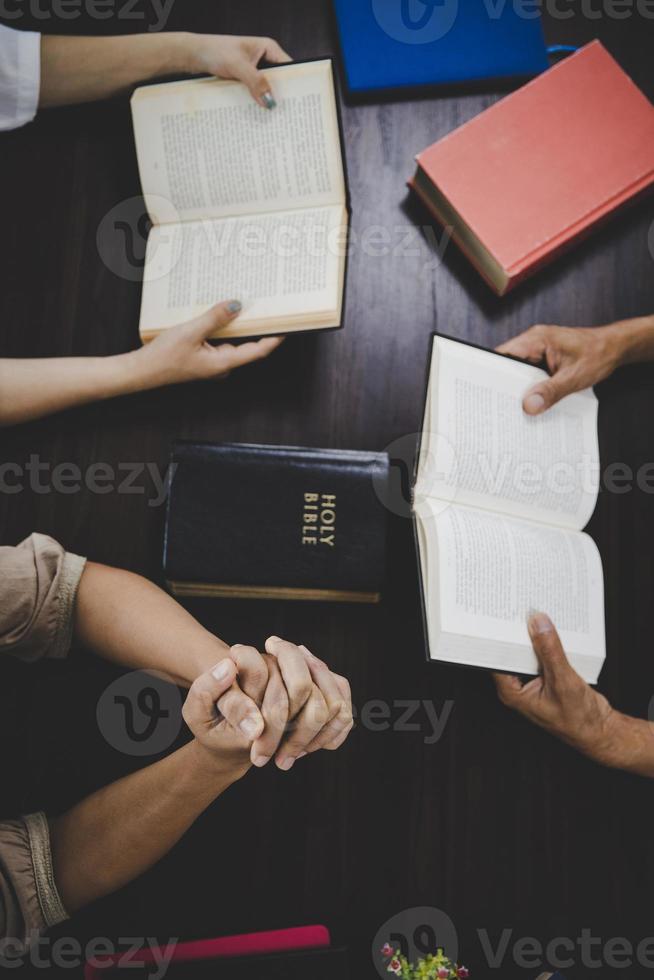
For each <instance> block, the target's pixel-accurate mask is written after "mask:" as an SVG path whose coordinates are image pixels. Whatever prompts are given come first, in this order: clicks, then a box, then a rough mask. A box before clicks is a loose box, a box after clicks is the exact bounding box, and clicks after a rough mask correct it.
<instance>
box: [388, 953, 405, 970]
mask: <svg viewBox="0 0 654 980" xmlns="http://www.w3.org/2000/svg"><path fill="white" fill-rule="evenodd" d="M401 969H402V964H401V963H400V961H399V960H398V958H397V956H394V957H393V959H392V960H391V962H390V963H389V964H388V972H389V973H397V974H399V973H400V971H401Z"/></svg>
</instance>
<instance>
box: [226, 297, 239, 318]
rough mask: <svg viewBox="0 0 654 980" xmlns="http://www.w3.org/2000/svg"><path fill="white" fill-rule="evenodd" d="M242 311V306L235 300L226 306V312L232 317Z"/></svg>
mask: <svg viewBox="0 0 654 980" xmlns="http://www.w3.org/2000/svg"><path fill="white" fill-rule="evenodd" d="M242 309H243V304H242V303H241V302H240V301H239V300H237V299H233V300H232V301H231V302H230V303H228V304H227V312H228V313H231V314H232V316H235V315H236V314H237V313H240V312H241V310H242Z"/></svg>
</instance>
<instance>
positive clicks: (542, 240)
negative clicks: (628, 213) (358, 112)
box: [410, 41, 654, 294]
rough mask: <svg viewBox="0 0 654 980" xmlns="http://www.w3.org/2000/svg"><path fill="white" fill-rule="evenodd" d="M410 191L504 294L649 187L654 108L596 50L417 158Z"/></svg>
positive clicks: (653, 177)
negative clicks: (411, 190) (450, 231)
mask: <svg viewBox="0 0 654 980" xmlns="http://www.w3.org/2000/svg"><path fill="white" fill-rule="evenodd" d="M417 164H418V165H417V169H416V173H415V176H414V178H413V179H412V180H411V181H410V185H411V186H412V187H413V189H414V190H415V191H416V192H417V193H418V195H419V196H420V197H421V199H422V200H423V201H424V202H425V204H426V205H427V206H428V207H429V209H430V210H431V212H432V213H433V214H434V216H435V217H436V218H437V219H438V220H439V221H440V222H441V223H442V224H444V225H447V226H451V227H452V229H453V232H452V235H453V238H454V241H455V242H456V243H457V244H458V245H459V246H460V248H461V249H462V250H463V251H464V252H465V253H466V254H467V256H468V258H469V259H470V260H471V261H472V262H473V264H474V265H475V266H476V268H477V269H478V271H479V272H481V274H482V275H483V276H484V278H485V279H486V280H487V282H488V283H489V284H490V285H491V286H492V287H493V288H494V289H495V290H496V292H498V293H499V294H503V293H505V292H507V290H509V289H510V288H512V287H513V286H515V285H516V284H517V283H518V282H520V280H521V279H523V278H524V277H525V276H527V275H529V274H530V273H532V272H533V271H534V270H535V269H537V268H538V267H539V266H541V265H543V264H544V263H545V262H547V261H549V260H550V259H552V258H553V257H554V256H556V255H557V254H558V253H560V252H561V251H562V250H563V249H565V248H567V247H569V246H570V245H571V244H573V243H574V242H575V241H577V240H578V239H579V238H580V237H581V236H582V235H584V234H586V233H587V232H588V231H589V230H590V229H591V228H592V227H593V226H594V225H596V224H597V222H599V221H600V220H602V219H604V218H606V217H607V216H609V215H610V214H612V213H613V212H614V211H615V210H616V209H617V208H618V207H620V205H622V204H625V203H626V202H627V201H629V200H631V199H633V198H634V197H635V196H636V195H637V194H639V193H640V192H642V191H644V190H645V189H646V188H648V187H650V186H651V184H652V182H654V106H652V104H651V102H649V100H648V99H647V98H645V96H644V95H643V93H642V92H641V91H640V90H639V89H638V88H637V87H636V85H635V84H634V83H633V82H632V80H631V79H630V78H629V77H628V76H627V75H626V74H625V72H624V71H623V70H622V68H621V67H620V66H619V65H618V64H617V62H616V61H614V59H613V58H612V57H611V55H610V54H609V53H608V51H606V49H605V48H604V47H602V45H601V44H600V43H599V42H598V41H593V42H592V43H591V44H588V45H587V46H586V47H584V48H582V49H581V50H580V51H578V52H577V53H575V54H573V55H571V56H570V57H569V58H567V59H566V60H565V61H562V62H560V63H559V64H558V65H556V66H555V67H553V68H550V70H549V71H547V72H544V73H543V74H542V75H540V76H539V77H538V78H536V79H534V80H533V81H531V82H529V83H528V84H527V85H525V86H524V87H523V88H521V89H519V90H518V91H517V92H514V93H512V94H511V95H509V96H507V97H506V98H504V99H502V100H501V101H500V102H497V103H496V104H495V105H493V106H491V108H490V109H487V110H486V111H485V112H482V113H481V114H480V115H478V116H476V117H475V118H474V119H472V120H470V121H469V122H468V123H466V124H465V125H463V126H461V127H460V128H459V129H457V130H455V131H454V132H453V133H450V134H449V135H448V136H445V137H444V138H443V139H441V140H439V142H438V143H435V144H434V145H433V146H431V147H430V148H429V149H427V150H425V151H424V152H423V153H421V154H419V156H418V157H417Z"/></svg>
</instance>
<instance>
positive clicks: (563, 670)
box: [527, 612, 572, 682]
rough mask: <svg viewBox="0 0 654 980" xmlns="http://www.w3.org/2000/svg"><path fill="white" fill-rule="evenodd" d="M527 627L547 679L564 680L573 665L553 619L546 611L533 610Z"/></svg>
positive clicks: (553, 680) (551, 680) (552, 680)
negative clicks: (566, 653)
mask: <svg viewBox="0 0 654 980" xmlns="http://www.w3.org/2000/svg"><path fill="white" fill-rule="evenodd" d="M527 627H528V630H529V638H530V639H531V643H532V646H533V648H534V653H535V654H536V656H537V657H538V662H539V664H540V666H541V669H542V671H543V674H544V675H545V679H546V680H548V681H550V682H556V681H557V680H562V679H563V677H564V676H565V675H566V674H567V673H568V672H569V671H571V670H572V667H571V666H570V663H569V661H568V658H567V657H566V655H565V652H564V650H563V646H562V644H561V640H560V638H559V634H558V633H557V631H556V628H555V626H554V624H553V622H552V620H551V619H550V618H549V616H547V615H546V614H545V613H542V612H533V613H531V615H530V616H529V619H528V621H527Z"/></svg>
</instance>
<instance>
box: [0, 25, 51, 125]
mask: <svg viewBox="0 0 654 980" xmlns="http://www.w3.org/2000/svg"><path fill="white" fill-rule="evenodd" d="M40 84H41V35H40V34H36V33H34V32H33V31H14V30H13V29H12V28H11V27H4V26H3V25H0V130H3V129H17V128H18V126H24V125H25V123H28V122H31V121H32V119H34V116H35V115H36V109H37V106H38V104H39V86H40Z"/></svg>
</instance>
